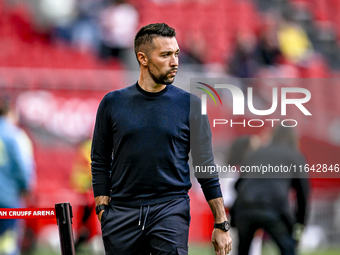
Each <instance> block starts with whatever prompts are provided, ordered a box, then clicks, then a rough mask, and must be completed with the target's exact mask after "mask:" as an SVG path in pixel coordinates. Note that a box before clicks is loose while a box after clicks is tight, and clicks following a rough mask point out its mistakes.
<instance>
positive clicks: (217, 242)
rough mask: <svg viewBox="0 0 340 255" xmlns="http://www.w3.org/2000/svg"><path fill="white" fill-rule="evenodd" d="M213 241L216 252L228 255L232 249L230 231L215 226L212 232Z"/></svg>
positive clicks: (220, 254) (218, 254)
mask: <svg viewBox="0 0 340 255" xmlns="http://www.w3.org/2000/svg"><path fill="white" fill-rule="evenodd" d="M211 241H212V243H213V245H214V248H215V254H217V255H226V254H228V253H229V252H230V251H231V243H232V240H231V236H230V233H229V231H227V232H224V231H223V230H221V229H218V228H215V229H214V231H213V232H212V237H211Z"/></svg>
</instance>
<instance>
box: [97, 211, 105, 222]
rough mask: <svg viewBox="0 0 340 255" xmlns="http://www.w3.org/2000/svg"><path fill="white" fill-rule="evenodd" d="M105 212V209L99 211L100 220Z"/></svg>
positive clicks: (100, 220)
mask: <svg viewBox="0 0 340 255" xmlns="http://www.w3.org/2000/svg"><path fill="white" fill-rule="evenodd" d="M103 212H105V210H101V211H100V212H99V213H98V215H97V216H98V220H99V222H102V215H103Z"/></svg>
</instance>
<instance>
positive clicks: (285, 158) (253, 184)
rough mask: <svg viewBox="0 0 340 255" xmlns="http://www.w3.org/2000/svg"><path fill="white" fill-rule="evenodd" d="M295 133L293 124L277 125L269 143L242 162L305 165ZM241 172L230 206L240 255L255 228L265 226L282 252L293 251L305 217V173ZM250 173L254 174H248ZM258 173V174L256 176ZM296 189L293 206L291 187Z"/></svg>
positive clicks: (286, 254) (285, 254)
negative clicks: (263, 173) (265, 176)
mask: <svg viewBox="0 0 340 255" xmlns="http://www.w3.org/2000/svg"><path fill="white" fill-rule="evenodd" d="M297 144H298V139H297V134H296V133H295V132H294V129H293V128H292V127H283V126H279V127H278V128H277V129H276V130H275V132H274V133H273V136H272V141H271V143H270V144H269V145H267V146H264V147H262V148H259V149H257V150H255V151H253V152H250V153H249V154H247V155H246V156H245V159H244V161H243V162H242V164H243V165H245V166H257V167H260V166H261V165H262V166H272V167H273V168H274V167H276V168H279V167H282V166H283V167H289V166H295V165H296V166H299V165H304V164H305V160H304V157H303V156H302V154H301V153H300V152H299V150H298V145H297ZM262 176H263V175H262V174H261V173H242V174H241V176H240V179H239V180H238V182H237V183H236V186H235V188H236V190H237V193H238V195H237V198H236V201H235V203H234V205H233V208H232V212H233V213H232V216H233V220H232V221H233V222H234V223H235V226H236V227H237V230H238V235H239V246H238V254H239V255H248V254H249V247H250V243H251V241H252V239H253V236H254V233H255V232H256V230H258V229H264V230H265V231H266V232H267V233H268V234H269V235H270V236H271V237H272V238H273V240H274V241H275V242H276V243H277V245H278V247H279V249H280V252H281V254H282V255H295V246H296V243H297V241H298V240H299V237H300V235H301V232H302V227H303V225H304V224H305V221H306V212H307V201H308V194H309V180H308V179H307V178H306V177H308V176H306V175H305V173H278V172H273V173H271V174H268V178H261V177H262ZM251 177H253V178H251ZM259 177H260V178H259ZM292 190H294V191H295V192H296V198H297V199H296V201H295V202H296V205H295V206H294V210H292V204H291V202H292V201H290V199H289V198H290V195H291V193H290V192H291V191H292Z"/></svg>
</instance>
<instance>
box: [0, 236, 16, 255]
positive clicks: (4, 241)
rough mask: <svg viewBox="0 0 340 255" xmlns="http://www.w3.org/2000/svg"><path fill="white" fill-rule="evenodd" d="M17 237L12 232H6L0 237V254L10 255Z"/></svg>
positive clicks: (14, 247)
mask: <svg viewBox="0 0 340 255" xmlns="http://www.w3.org/2000/svg"><path fill="white" fill-rule="evenodd" d="M17 242H18V236H17V234H16V233H15V232H14V231H13V230H7V231H6V232H5V233H3V234H2V235H1V236H0V254H3V255H5V254H12V253H13V252H15V250H16V247H17Z"/></svg>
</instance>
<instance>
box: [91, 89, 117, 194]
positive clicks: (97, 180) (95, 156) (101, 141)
mask: <svg viewBox="0 0 340 255" xmlns="http://www.w3.org/2000/svg"><path fill="white" fill-rule="evenodd" d="M112 141H113V133H112V125H111V118H110V109H109V107H108V95H106V96H105V97H104V98H103V99H102V101H101V102H100V104H99V107H98V111H97V117H96V123H95V128H94V132H93V139H92V148H91V172H92V186H93V193H94V196H95V197H97V196H110V188H111V178H110V175H111V172H110V169H111V162H112V150H113V148H112V146H113V143H112Z"/></svg>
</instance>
